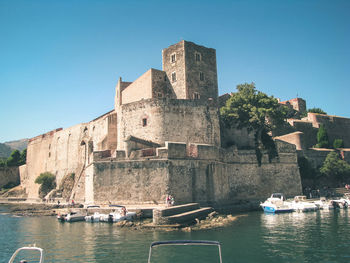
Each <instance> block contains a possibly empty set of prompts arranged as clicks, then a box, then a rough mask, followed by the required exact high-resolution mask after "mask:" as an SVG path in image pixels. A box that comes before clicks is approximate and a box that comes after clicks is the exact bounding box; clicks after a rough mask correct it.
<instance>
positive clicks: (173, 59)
mask: <svg viewBox="0 0 350 263" xmlns="http://www.w3.org/2000/svg"><path fill="white" fill-rule="evenodd" d="M175 61H176V54H172V55H171V63H174V62H175Z"/></svg>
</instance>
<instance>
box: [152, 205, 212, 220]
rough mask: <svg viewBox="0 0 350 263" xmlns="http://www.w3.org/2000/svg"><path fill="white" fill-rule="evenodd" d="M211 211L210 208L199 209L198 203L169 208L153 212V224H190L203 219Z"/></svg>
mask: <svg viewBox="0 0 350 263" xmlns="http://www.w3.org/2000/svg"><path fill="white" fill-rule="evenodd" d="M212 211H213V208H211V207H203V208H201V207H200V206H199V204H198V203H189V204H184V205H177V206H171V207H167V208H162V209H154V210H153V224H155V225H175V224H187V223H191V222H192V221H194V220H195V219H202V218H205V217H206V216H207V215H208V214H209V213H211V212H212Z"/></svg>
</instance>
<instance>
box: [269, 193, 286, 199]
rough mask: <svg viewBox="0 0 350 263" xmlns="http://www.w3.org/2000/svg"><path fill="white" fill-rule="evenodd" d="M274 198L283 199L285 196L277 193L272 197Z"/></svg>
mask: <svg viewBox="0 0 350 263" xmlns="http://www.w3.org/2000/svg"><path fill="white" fill-rule="evenodd" d="M271 197H272V198H279V199H283V194H281V193H275V194H272V195H271Z"/></svg>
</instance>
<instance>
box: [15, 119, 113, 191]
mask: <svg viewBox="0 0 350 263" xmlns="http://www.w3.org/2000/svg"><path fill="white" fill-rule="evenodd" d="M114 125H116V117H115V113H114V112H109V113H107V114H104V115H102V116H101V117H99V118H96V119H95V120H93V121H91V122H89V123H81V124H78V125H75V126H73V127H70V128H67V129H57V130H54V131H51V132H49V133H46V134H43V135H40V136H37V137H34V138H32V139H30V140H29V143H28V147H27V163H26V167H25V169H22V170H21V184H22V185H23V187H25V189H26V191H27V194H28V198H37V197H38V190H39V186H40V185H38V184H35V183H34V181H35V179H36V178H37V177H38V176H39V175H40V173H43V172H51V173H52V174H54V175H56V182H57V185H59V184H60V183H61V180H62V179H63V177H64V176H65V175H67V174H70V173H74V174H76V178H79V177H80V176H82V175H83V170H84V167H85V166H86V165H88V164H89V163H91V162H92V152H93V151H98V150H106V149H108V148H110V147H112V146H113V145H114V146H115V145H116V138H114V139H113V138H109V136H110V137H111V136H113V134H114V133H113V132H111V130H113V127H112V126H114Z"/></svg>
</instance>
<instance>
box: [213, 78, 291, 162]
mask: <svg viewBox="0 0 350 263" xmlns="http://www.w3.org/2000/svg"><path fill="white" fill-rule="evenodd" d="M220 115H221V119H222V121H223V123H224V125H226V126H228V127H237V128H246V129H247V130H248V132H254V138H255V150H256V153H257V158H258V162H259V164H260V162H261V149H262V148H264V149H267V150H268V152H269V157H270V159H271V158H273V157H274V156H275V155H277V151H276V147H275V144H274V142H273V140H272V138H271V136H270V135H268V133H269V132H270V131H272V129H274V128H275V127H276V126H277V125H281V124H283V123H284V121H285V118H286V116H287V108H286V107H285V106H282V105H280V104H279V103H278V101H277V99H275V98H274V97H273V96H271V97H270V96H268V95H266V94H265V93H263V92H261V91H258V90H256V88H255V84H254V83H251V84H248V83H244V84H241V85H238V86H237V92H236V93H232V95H231V97H230V98H229V99H228V100H227V101H226V105H225V106H224V107H222V108H221V109H220Z"/></svg>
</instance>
